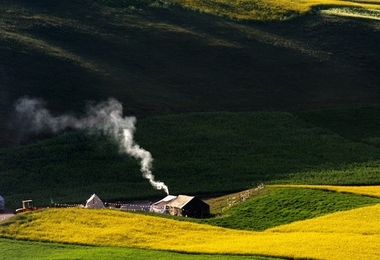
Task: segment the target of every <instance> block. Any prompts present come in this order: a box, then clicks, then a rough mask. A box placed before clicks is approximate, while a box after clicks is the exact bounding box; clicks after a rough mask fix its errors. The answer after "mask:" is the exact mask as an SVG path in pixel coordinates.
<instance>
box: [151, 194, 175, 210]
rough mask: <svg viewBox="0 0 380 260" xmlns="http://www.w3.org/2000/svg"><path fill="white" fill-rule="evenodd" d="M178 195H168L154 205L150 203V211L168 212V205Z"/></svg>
mask: <svg viewBox="0 0 380 260" xmlns="http://www.w3.org/2000/svg"><path fill="white" fill-rule="evenodd" d="M175 198H177V196H173V195H168V196H166V197H165V198H163V199H162V200H159V201H157V202H155V203H153V204H152V205H150V208H149V211H151V212H156V213H168V211H167V207H166V206H167V205H168V204H169V203H170V202H171V201H173V200H174V199H175Z"/></svg>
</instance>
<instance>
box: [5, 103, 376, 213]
mask: <svg viewBox="0 0 380 260" xmlns="http://www.w3.org/2000/svg"><path fill="white" fill-rule="evenodd" d="M363 111H365V110H363ZM379 123H380V121H379ZM372 136H373V137H374V138H375V137H377V135H372ZM135 139H136V142H137V143H139V144H140V145H141V146H142V147H143V148H144V149H146V150H148V151H150V152H151V153H152V155H153V158H154V159H155V160H154V162H153V173H154V174H155V176H156V179H157V180H161V181H164V182H165V183H166V184H167V185H168V186H169V190H170V192H171V194H179V193H180V194H210V193H211V194H213V193H220V192H224V193H227V192H231V191H238V190H242V189H246V188H251V187H253V186H255V185H257V184H258V183H260V182H264V183H265V184H268V183H304V184H335V185H359V184H360V185H363V184H364V185H374V184H379V183H380V177H379V176H380V175H379V166H378V163H379V161H380V148H378V147H376V146H373V145H369V144H368V143H366V142H359V141H357V140H351V139H348V138H344V137H342V136H340V135H338V134H336V133H334V132H331V131H329V130H326V129H324V128H320V127H317V126H316V125H313V124H310V123H307V122H305V121H303V120H301V119H300V118H299V117H296V116H294V115H293V114H290V113H283V112H276V113H274V112H270V113H269V112H255V113H227V112H225V113H199V114H187V115H178V116H174V115H173V116H160V117H150V118H145V119H141V120H139V121H138V122H137V132H136V136H135ZM0 165H1V169H2V171H1V178H2V182H1V183H0V185H1V186H0V190H2V192H3V194H2V195H3V196H6V197H7V198H8V199H7V201H8V203H11V204H12V205H13V206H16V205H19V204H20V200H21V199H26V198H34V199H36V200H37V202H38V204H45V205H46V204H48V202H49V198H53V199H54V200H55V201H56V202H59V203H63V202H83V201H84V200H85V199H87V198H88V197H89V196H90V195H91V194H92V193H94V192H95V193H97V194H98V195H99V196H100V197H101V198H103V199H109V200H117V199H128V198H147V197H160V196H163V195H164V194H163V192H162V191H156V190H154V189H153V188H152V187H151V186H150V184H149V183H148V181H147V180H145V179H143V177H142V176H141V173H140V171H139V164H138V161H136V160H135V159H132V158H129V157H128V156H126V155H123V154H119V153H118V147H117V145H116V144H115V143H114V142H113V141H112V140H110V139H108V138H106V137H104V136H96V135H89V134H87V133H85V132H71V133H65V134H62V135H59V136H57V137H54V138H51V139H49V140H46V141H43V142H38V143H36V144H32V145H28V146H23V147H18V148H12V149H10V148H8V149H3V150H0Z"/></svg>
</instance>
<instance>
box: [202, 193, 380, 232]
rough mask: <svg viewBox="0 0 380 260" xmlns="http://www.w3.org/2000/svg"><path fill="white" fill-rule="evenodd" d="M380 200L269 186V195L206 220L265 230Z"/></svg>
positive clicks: (214, 223)
mask: <svg viewBox="0 0 380 260" xmlns="http://www.w3.org/2000/svg"><path fill="white" fill-rule="evenodd" d="M379 202H380V199H379V198H371V197H365V196H358V195H352V194H345V193H337V192H329V191H321V190H312V189H300V188H269V189H268V190H267V191H266V194H264V195H261V196H257V197H254V198H252V199H250V200H248V201H246V202H244V203H240V204H238V205H236V206H233V207H231V208H230V209H229V210H226V211H224V212H223V213H222V215H221V216H220V217H216V218H211V219H208V220H205V221H204V223H208V224H211V225H216V226H221V227H228V228H234V229H243V230H264V229H268V228H271V227H275V226H279V225H283V224H288V223H292V222H295V221H299V220H305V219H310V218H314V217H319V216H322V215H326V214H330V213H333V212H336V211H343V210H349V209H354V208H357V207H363V206H368V205H374V204H377V203H379Z"/></svg>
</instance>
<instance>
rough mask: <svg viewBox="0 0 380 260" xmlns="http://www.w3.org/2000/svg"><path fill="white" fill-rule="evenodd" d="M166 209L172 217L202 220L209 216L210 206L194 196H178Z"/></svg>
mask: <svg viewBox="0 0 380 260" xmlns="http://www.w3.org/2000/svg"><path fill="white" fill-rule="evenodd" d="M166 207H167V211H168V212H169V214H170V215H174V216H183V217H194V218H202V217H207V216H209V215H210V205H208V204H207V203H206V202H204V201H203V200H201V199H199V198H197V197H194V196H187V195H178V196H177V197H176V198H175V199H173V200H172V201H170V202H169V203H168V204H167V205H166Z"/></svg>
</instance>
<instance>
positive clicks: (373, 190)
mask: <svg viewBox="0 0 380 260" xmlns="http://www.w3.org/2000/svg"><path fill="white" fill-rule="evenodd" d="M270 187H291V188H310V189H321V190H331V191H337V192H348V193H354V194H358V195H368V196H374V197H380V186H332V185H291V184H289V185H270Z"/></svg>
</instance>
